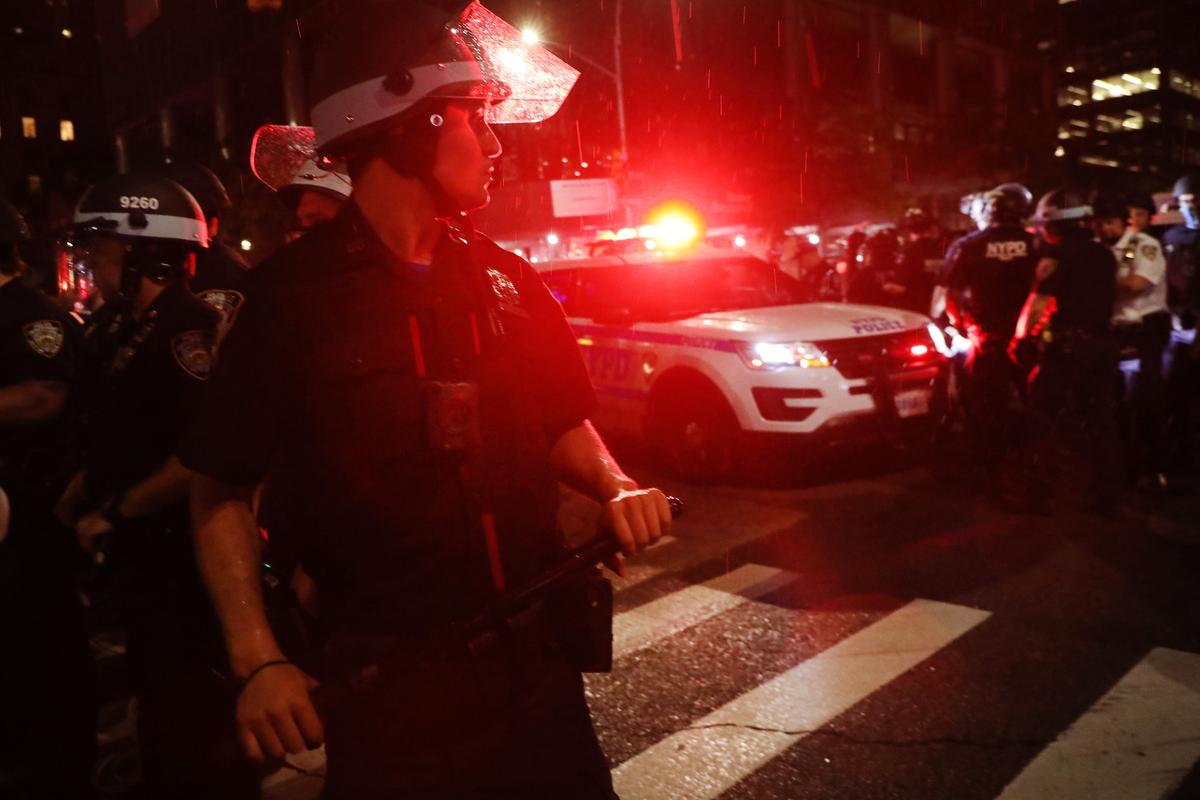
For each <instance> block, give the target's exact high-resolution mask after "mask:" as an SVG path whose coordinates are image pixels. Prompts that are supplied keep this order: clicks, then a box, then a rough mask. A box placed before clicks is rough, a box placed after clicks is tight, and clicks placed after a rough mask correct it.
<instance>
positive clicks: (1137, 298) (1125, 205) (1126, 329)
mask: <svg viewBox="0 0 1200 800" xmlns="http://www.w3.org/2000/svg"><path fill="white" fill-rule="evenodd" d="M1132 207H1133V206H1132V205H1131V204H1130V203H1129V202H1127V201H1126V200H1125V198H1123V197H1121V196H1120V195H1118V194H1115V193H1111V192H1098V193H1096V195H1095V196H1093V198H1092V209H1093V211H1094V213H1095V217H1094V218H1093V221H1092V226H1093V229H1094V230H1095V233H1096V238H1097V239H1099V240H1100V242H1101V243H1102V244H1104V245H1105V246H1107V247H1109V248H1111V250H1112V252H1113V254H1114V255H1115V256H1116V258H1117V265H1118V270H1117V305H1116V308H1115V309H1114V311H1113V333H1114V336H1115V339H1116V342H1115V343H1116V347H1117V351H1118V353H1120V355H1121V357H1122V358H1127V357H1128V356H1132V357H1133V358H1134V359H1136V360H1137V364H1138V370H1137V374H1136V375H1135V376H1134V378H1133V386H1132V392H1131V394H1130V398H1129V403H1128V409H1123V411H1127V412H1128V413H1123V414H1122V417H1123V419H1124V423H1125V424H1124V425H1123V441H1124V446H1125V447H1124V449H1125V457H1126V461H1127V464H1128V466H1129V472H1130V477H1131V478H1132V479H1134V480H1137V479H1138V478H1141V477H1146V478H1148V479H1150V481H1151V482H1152V484H1151V485H1153V486H1156V487H1159V488H1166V486H1167V476H1166V469H1167V464H1166V456H1167V452H1166V448H1167V438H1166V437H1167V429H1166V421H1167V409H1166V388H1165V382H1164V378H1163V351H1164V350H1166V347H1167V342H1169V341H1170V338H1171V314H1170V312H1169V311H1168V310H1167V262H1166V259H1164V258H1163V253H1162V248H1161V247H1160V246H1159V244H1158V240H1157V239H1155V238H1154V237H1153V236H1150V235H1149V234H1146V233H1139V232H1138V231H1137V230H1135V229H1134V227H1133V226H1132V225H1126V215H1127V213H1129V209H1131V208H1132ZM1123 405H1125V404H1123Z"/></svg>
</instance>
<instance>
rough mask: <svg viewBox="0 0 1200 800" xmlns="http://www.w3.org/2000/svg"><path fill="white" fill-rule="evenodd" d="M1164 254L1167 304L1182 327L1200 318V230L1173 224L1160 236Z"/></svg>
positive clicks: (1193, 324) (1191, 324)
mask: <svg viewBox="0 0 1200 800" xmlns="http://www.w3.org/2000/svg"><path fill="white" fill-rule="evenodd" d="M1163 249H1164V250H1165V251H1166V254H1167V291H1168V295H1169V296H1168V298H1167V304H1168V305H1169V306H1170V307H1171V310H1172V311H1174V312H1175V313H1176V314H1178V315H1179V317H1180V319H1181V321H1182V322H1183V324H1184V326H1185V327H1189V328H1190V327H1194V326H1195V324H1196V320H1197V318H1198V317H1200V230H1197V229H1195V228H1189V227H1188V226H1187V225H1175V226H1174V227H1172V228H1170V229H1169V230H1168V231H1167V232H1166V234H1164V235H1163Z"/></svg>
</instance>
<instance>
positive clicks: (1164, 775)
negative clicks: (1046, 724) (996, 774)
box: [999, 647, 1200, 800]
mask: <svg viewBox="0 0 1200 800" xmlns="http://www.w3.org/2000/svg"><path fill="white" fill-rule="evenodd" d="M1197 759H1200V655H1197V654H1195V653H1184V652H1181V651H1179V650H1168V649H1166V648H1161V647H1160V648H1155V649H1154V650H1151V651H1150V653H1149V654H1148V655H1147V656H1146V657H1145V658H1143V659H1142V660H1141V661H1139V662H1138V663H1137V665H1136V666H1134V668H1133V669H1131V670H1130V671H1129V672H1128V673H1127V674H1126V675H1125V677H1123V678H1122V679H1121V680H1120V681H1118V682H1117V684H1116V685H1115V686H1113V687H1112V689H1110V690H1109V691H1108V693H1107V694H1105V695H1104V697H1102V698H1100V700H1099V701H1097V702H1096V704H1095V705H1093V706H1092V707H1091V708H1090V709H1088V711H1087V712H1086V713H1085V714H1084V715H1083V716H1081V717H1080V718H1079V719H1078V720H1076V721H1075V724H1074V725H1072V726H1071V727H1070V728H1069V729H1068V730H1067V731H1066V732H1065V733H1063V734H1062V735H1060V736H1059V737H1058V739H1057V740H1055V742H1054V743H1053V744H1051V745H1050V746H1049V747H1047V748H1046V749H1045V750H1043V751H1042V752H1041V753H1039V754H1038V756H1037V758H1035V759H1034V760H1033V761H1031V762H1030V763H1029V766H1027V767H1026V768H1025V769H1024V770H1023V771H1022V772H1021V774H1020V775H1018V776H1017V778H1016V780H1014V781H1013V782H1012V783H1010V784H1009V785H1008V786H1007V787H1006V788H1005V790H1004V793H1003V794H1001V795H1000V798H999V800H1041V799H1042V798H1047V797H1052V798H1054V800H1110V798H1111V800H1151V798H1155V800H1157V798H1162V797H1166V796H1167V795H1168V794H1170V792H1171V791H1172V790H1173V789H1174V788H1175V787H1176V786H1178V785H1179V783H1180V782H1182V781H1183V779H1184V777H1185V776H1186V775H1187V774H1188V771H1189V770H1191V768H1192V765H1193V764H1195V763H1196V761H1197Z"/></svg>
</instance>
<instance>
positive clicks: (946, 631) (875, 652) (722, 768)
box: [613, 600, 991, 800]
mask: <svg viewBox="0 0 1200 800" xmlns="http://www.w3.org/2000/svg"><path fill="white" fill-rule="evenodd" d="M989 616H991V614H990V612H987V611H980V610H978V609H974V608H965V607H963V606H956V605H950V604H947V603H938V602H933V601H930V600H914V601H912V602H911V603H909V604H908V605H906V606H904V607H903V608H900V609H898V610H897V611H895V612H893V613H891V614H889V615H888V616H886V617H884V618H883V619H881V620H879V621H878V622H876V623H874V624H872V625H869V626H868V627H866V628H864V629H863V630H861V631H859V632H858V633H855V634H853V635H852V636H850V637H849V638H847V639H844V640H842V641H841V642H839V643H837V644H836V645H834V646H833V647H831V648H829V649H828V650H825V651H823V652H821V653H819V654H818V655H816V656H814V657H813V658H810V659H809V660H807V661H805V662H804V663H802V664H799V665H797V666H795V667H793V668H792V669H790V670H788V671H787V672H785V673H783V674H782V675H779V676H777V677H776V678H773V679H772V680H770V681H768V682H766V683H764V684H762V685H761V686H759V687H757V688H755V689H752V690H750V691H749V692H746V693H745V694H743V695H741V696H740V697H737V698H735V699H733V700H731V701H730V702H729V703H726V704H725V705H724V706H722V707H721V708H719V709H717V710H716V711H714V712H713V713H711V714H709V715H708V716H706V717H704V718H702V719H700V720H697V721H696V722H695V723H693V725H692V727H691V728H689V729H687V730H683V731H679V732H677V733H675V734H672V735H671V736H669V737H667V738H666V739H664V740H662V741H661V742H658V743H657V744H655V745H653V746H651V747H649V748H647V749H646V750H644V751H642V752H641V753H639V754H638V755H636V756H634V757H633V758H631V759H629V760H628V761H626V762H625V763H624V764H621V765H620V766H619V767H617V768H616V769H615V770H613V781H614V784H615V787H616V790H617V793H618V794H620V795H621V797H622V798H624V800H637V799H638V798H646V799H647V800H659V799H660V798H671V800H700V799H701V798H713V797H717V796H718V795H720V794H721V793H722V792H724V791H725V790H727V789H728V788H729V787H731V786H733V785H734V784H735V783H737V782H738V781H740V780H742V779H744V778H746V777H747V776H749V775H751V774H752V773H753V772H754V771H755V770H757V769H759V768H760V767H762V766H763V765H764V764H766V763H767V762H768V761H770V760H771V759H773V758H775V757H776V756H778V755H779V754H781V753H783V752H784V751H785V750H787V749H788V748H789V747H791V746H792V745H793V744H795V743H796V742H798V741H799V740H800V739H802V738H804V736H806V735H807V734H808V733H810V732H812V731H814V730H816V729H818V728H820V727H821V726H822V725H825V724H826V723H828V722H829V721H830V720H832V719H833V718H834V717H837V716H838V715H839V714H841V713H843V712H844V711H846V710H847V709H849V708H850V707H851V706H853V705H855V704H856V703H858V702H859V701H861V700H863V699H864V698H866V697H867V696H868V695H870V694H871V693H872V692H874V691H876V690H878V689H879V688H881V687H882V686H884V685H885V684H887V683H889V682H891V681H892V680H894V679H895V678H897V677H899V676H900V675H902V674H904V673H905V672H907V671H908V670H910V669H912V668H913V667H915V666H916V665H917V664H919V663H921V662H922V661H924V660H925V659H927V658H929V657H930V656H932V655H933V654H934V653H936V652H937V651H938V650H940V649H941V648H943V647H945V646H946V645H948V644H950V642H952V641H954V640H955V639H957V638H958V637H959V636H962V635H963V634H964V633H966V632H967V631H969V630H971V629H972V628H974V627H975V626H976V625H978V624H979V623H981V622H983V621H984V620H985V619H987V618H988V617H989Z"/></svg>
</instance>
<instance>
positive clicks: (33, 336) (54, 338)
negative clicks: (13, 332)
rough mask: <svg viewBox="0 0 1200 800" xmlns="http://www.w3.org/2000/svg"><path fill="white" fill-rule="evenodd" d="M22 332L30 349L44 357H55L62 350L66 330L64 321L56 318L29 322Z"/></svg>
mask: <svg viewBox="0 0 1200 800" xmlns="http://www.w3.org/2000/svg"><path fill="white" fill-rule="evenodd" d="M22 332H23V333H24V334H25V344H27V345H29V349H30V350H32V351H33V352H35V353H37V354H38V355H39V356H42V357H43V358H54V357H55V356H57V355H58V354H59V353H60V352H61V351H62V346H63V340H64V338H65V332H64V330H63V325H62V323H61V322H59V321H58V320H56V319H39V320H37V321H36V322H30V323H27V324H26V325H25V327H24V328H22Z"/></svg>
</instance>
